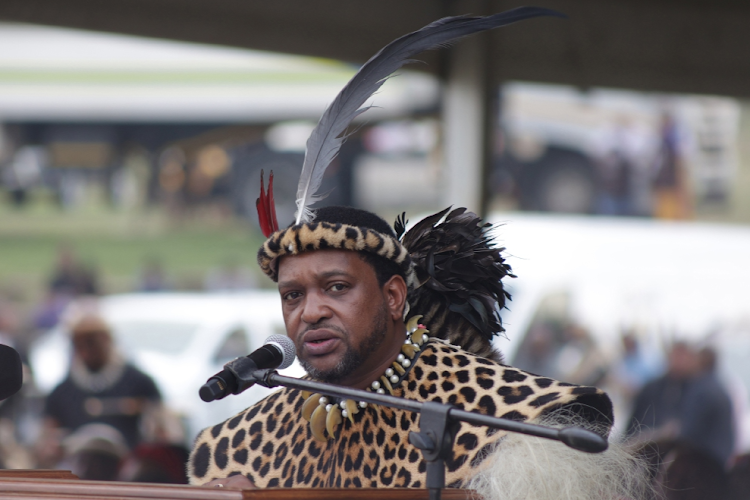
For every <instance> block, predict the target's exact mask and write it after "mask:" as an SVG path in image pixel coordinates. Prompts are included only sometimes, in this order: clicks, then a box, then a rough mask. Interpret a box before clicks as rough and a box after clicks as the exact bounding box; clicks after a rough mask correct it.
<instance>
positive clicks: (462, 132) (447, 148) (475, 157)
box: [442, 34, 489, 214]
mask: <svg viewBox="0 0 750 500" xmlns="http://www.w3.org/2000/svg"><path fill="white" fill-rule="evenodd" d="M486 48H487V44H486V40H485V39H484V38H483V36H482V34H480V35H474V36H471V37H468V38H465V39H463V40H460V41H459V42H458V44H457V45H455V46H453V47H452V48H451V52H450V54H449V57H448V68H447V78H446V82H445V90H444V95H443V162H444V168H443V172H444V177H443V203H442V204H443V205H445V206H448V205H453V206H463V207H467V208H468V209H470V210H472V211H474V212H477V213H479V214H482V212H483V209H484V206H483V205H484V204H485V203H484V196H483V189H484V188H483V184H484V179H483V177H484V170H485V169H484V164H485V161H486V153H487V151H488V147H487V139H488V136H489V134H488V133H487V131H486V128H487V122H488V120H487V113H488V112H489V109H488V108H489V104H488V102H487V101H488V99H487V95H488V92H487V80H488V78H487V71H488V67H487V66H488V65H487V59H488V58H487V50H486Z"/></svg>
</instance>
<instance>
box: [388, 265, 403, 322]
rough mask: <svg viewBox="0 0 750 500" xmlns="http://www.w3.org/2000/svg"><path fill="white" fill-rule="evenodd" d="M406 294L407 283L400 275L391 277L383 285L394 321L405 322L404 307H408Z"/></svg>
mask: <svg viewBox="0 0 750 500" xmlns="http://www.w3.org/2000/svg"><path fill="white" fill-rule="evenodd" d="M406 292H407V287H406V282H405V281H404V278H402V277H401V276H399V275H398V274H394V275H393V276H391V278H390V279H389V280H388V281H386V282H385V284H384V285H383V296H384V297H385V300H386V303H387V304H388V311H389V312H390V314H391V319H392V320H394V321H402V320H403V315H404V307H406Z"/></svg>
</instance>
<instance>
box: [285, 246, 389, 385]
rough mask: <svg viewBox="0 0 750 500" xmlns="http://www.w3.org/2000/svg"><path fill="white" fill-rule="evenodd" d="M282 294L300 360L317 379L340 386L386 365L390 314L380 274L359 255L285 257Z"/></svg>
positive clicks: (340, 252) (321, 253) (330, 253)
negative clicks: (383, 359) (384, 362)
mask: <svg viewBox="0 0 750 500" xmlns="http://www.w3.org/2000/svg"><path fill="white" fill-rule="evenodd" d="M279 293H280V294H281V303H282V309H283V312H284V322H285V323H286V329H287V333H288V334H289V338H291V339H292V340H293V341H294V344H295V347H296V349H297V357H298V358H299V360H300V363H301V364H302V366H303V367H304V368H305V370H306V371H307V372H308V373H309V374H310V375H312V376H313V377H315V378H316V379H319V380H323V381H326V382H341V381H342V380H343V378H344V377H346V376H347V375H351V374H357V373H366V372H367V370H370V369H372V367H373V366H376V365H377V364H378V363H379V362H381V361H382V355H384V354H383V353H381V352H380V351H382V350H384V349H385V348H386V347H387V346H386V345H385V344H386V343H385V342H384V340H385V338H386V335H387V333H388V326H389V323H390V321H389V320H390V312H389V309H388V307H387V303H386V299H385V297H384V295H383V290H382V289H381V288H380V286H379V285H378V282H377V278H376V276H375V271H374V270H373V268H372V267H371V266H370V265H369V264H368V263H366V262H365V261H363V260H362V259H361V258H360V256H359V254H357V253H356V252H351V251H345V250H320V251H316V252H307V253H302V254H299V255H295V256H286V257H283V258H282V261H281V262H280V263H279Z"/></svg>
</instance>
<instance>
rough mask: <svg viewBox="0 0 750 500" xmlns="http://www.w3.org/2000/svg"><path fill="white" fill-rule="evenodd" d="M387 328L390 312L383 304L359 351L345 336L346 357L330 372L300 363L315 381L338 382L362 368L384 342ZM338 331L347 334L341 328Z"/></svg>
mask: <svg viewBox="0 0 750 500" xmlns="http://www.w3.org/2000/svg"><path fill="white" fill-rule="evenodd" d="M387 327H388V310H387V308H386V307H385V304H383V305H382V307H381V308H380V310H379V312H378V314H377V315H376V316H375V318H374V320H373V322H372V324H371V325H370V331H369V332H368V334H367V336H366V337H365V339H364V341H363V342H362V344H360V346H359V349H355V348H354V346H352V344H351V338H350V337H349V336H348V335H345V336H344V337H343V338H342V339H341V340H342V341H343V342H344V343H345V344H346V352H344V356H343V357H342V358H341V360H340V361H339V362H338V363H336V366H334V367H333V368H331V369H330V370H318V369H317V368H315V367H314V366H313V365H312V363H310V361H308V360H307V359H302V358H300V359H299V362H300V364H301V365H302V368H304V369H305V371H306V372H307V373H308V374H309V375H310V376H311V377H313V378H314V379H316V380H319V381H321V382H326V383H329V384H330V383H334V382H338V381H340V380H341V379H343V378H344V377H346V376H347V375H349V374H350V373H352V372H353V371H354V370H356V369H357V368H359V367H360V366H362V364H363V363H364V362H365V360H366V359H367V357H368V356H369V355H371V354H372V353H373V352H374V351H375V349H376V348H377V347H378V346H379V345H380V344H381V343H382V342H383V339H384V338H385V333H386V329H387ZM336 330H338V331H340V332H342V333H346V332H343V331H342V330H341V329H339V328H337V329H336ZM298 351H301V349H298Z"/></svg>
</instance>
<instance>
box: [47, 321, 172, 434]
mask: <svg viewBox="0 0 750 500" xmlns="http://www.w3.org/2000/svg"><path fill="white" fill-rule="evenodd" d="M70 335H71V342H72V343H73V359H72V361H71V366H70V372H69V373H68V376H67V378H66V379H65V380H64V381H63V382H62V383H60V385H58V386H57V387H56V388H55V389H54V390H53V391H52V392H51V393H50V394H49V396H47V400H46V401H45V406H44V415H45V424H46V425H45V427H46V429H47V435H54V434H59V433H56V432H55V431H56V430H57V429H62V430H63V431H64V432H75V431H76V430H77V429H78V428H79V427H81V426H83V425H86V424H91V423H101V424H107V425H109V426H111V427H113V428H115V429H116V430H117V431H119V432H120V433H121V434H122V436H123V438H124V440H125V443H126V444H127V446H128V447H129V448H133V447H134V446H136V445H137V444H138V443H139V442H140V441H141V440H142V436H141V434H140V430H139V428H140V424H141V421H142V419H143V418H144V415H146V414H149V413H151V412H156V411H157V410H158V409H159V408H160V406H161V405H160V401H161V396H160V394H159V390H158V389H157V387H156V384H155V383H154V381H153V380H152V379H151V377H149V376H148V375H146V374H144V373H143V372H141V371H139V370H138V369H137V368H135V367H134V366H132V365H130V364H128V363H127V362H126V361H125V360H124V359H123V358H122V356H121V355H120V354H119V353H118V352H117V351H116V349H115V348H114V345H113V339H112V335H111V333H110V329H109V326H108V325H107V324H106V323H105V322H104V320H103V319H102V318H100V317H98V316H95V315H91V314H88V315H84V316H82V317H81V318H80V319H78V320H77V321H76V322H74V324H73V326H72V328H71V330H70Z"/></svg>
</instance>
